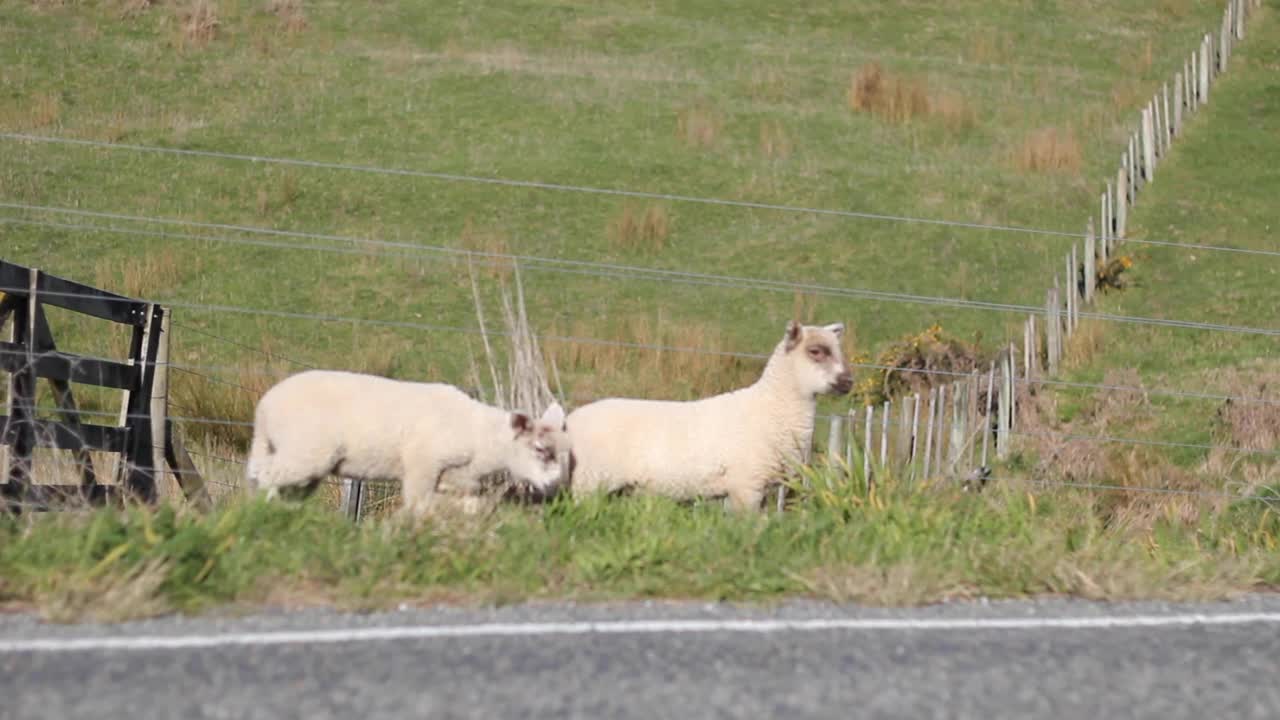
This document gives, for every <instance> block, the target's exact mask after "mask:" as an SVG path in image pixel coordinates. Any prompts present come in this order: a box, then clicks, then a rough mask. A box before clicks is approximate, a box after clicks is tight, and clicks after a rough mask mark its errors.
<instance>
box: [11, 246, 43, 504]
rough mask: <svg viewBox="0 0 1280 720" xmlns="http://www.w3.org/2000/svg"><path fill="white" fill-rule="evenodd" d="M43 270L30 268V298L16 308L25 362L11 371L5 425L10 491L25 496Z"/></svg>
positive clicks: (17, 340)
mask: <svg viewBox="0 0 1280 720" xmlns="http://www.w3.org/2000/svg"><path fill="white" fill-rule="evenodd" d="M39 281H40V271H39V270H36V269H35V268H31V269H30V270H28V271H27V301H26V302H25V303H16V304H15V305H14V307H13V330H12V331H11V335H10V337H12V338H13V343H14V345H15V346H16V349H15V351H16V352H21V353H22V365H21V367H18V368H16V369H14V370H12V371H11V372H10V374H9V420H8V427H6V428H5V430H6V433H7V435H8V437H7V438H6V439H7V441H8V444H9V453H8V456H9V457H8V460H9V464H8V467H6V468H5V471H6V477H7V479H8V483H9V484H8V487H7V488H6V490H7V491H8V492H9V493H10V494H11V495H13V496H15V497H19V498H21V497H22V496H23V495H24V494H25V493H26V491H27V488H28V487H30V486H31V484H32V482H33V480H34V474H33V473H34V454H35V448H36V432H35V429H36V428H35V420H36V358H35V341H36V327H35V323H36V316H37V314H38V313H39V311H40V300H39V297H38V296H37V292H36V291H37V287H38V285H39Z"/></svg>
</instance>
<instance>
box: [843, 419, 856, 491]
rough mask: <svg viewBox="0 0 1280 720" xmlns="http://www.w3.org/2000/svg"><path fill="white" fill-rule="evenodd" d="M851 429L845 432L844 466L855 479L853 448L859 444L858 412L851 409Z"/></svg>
mask: <svg viewBox="0 0 1280 720" xmlns="http://www.w3.org/2000/svg"><path fill="white" fill-rule="evenodd" d="M848 425H849V428H848V430H846V431H845V444H844V464H845V467H846V468H848V472H849V477H850V479H852V478H853V446H854V445H857V444H858V442H857V441H858V411H857V410H854V409H852V408H850V409H849V423H848Z"/></svg>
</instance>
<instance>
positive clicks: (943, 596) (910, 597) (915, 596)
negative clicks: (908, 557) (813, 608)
mask: <svg viewBox="0 0 1280 720" xmlns="http://www.w3.org/2000/svg"><path fill="white" fill-rule="evenodd" d="M794 579H795V580H797V581H798V582H800V584H801V585H803V586H804V587H805V589H806V590H808V591H809V592H810V593H812V594H813V595H815V596H817V597H820V598H825V599H827V600H832V601H835V602H842V603H848V602H854V603H868V604H871V605H880V606H912V605H921V604H924V603H928V602H947V601H954V600H965V599H968V598H972V597H975V596H977V595H978V594H979V590H978V588H976V587H973V586H972V585H971V584H969V583H966V582H964V581H963V580H962V579H961V578H960V577H959V573H956V572H954V571H952V572H939V571H938V567H937V566H936V565H935V564H934V563H931V562H927V561H923V560H920V561H914V562H912V561H906V562H902V563H899V564H895V565H890V566H888V567H876V566H874V565H872V566H865V565H851V566H844V565H841V566H835V567H821V568H818V569H816V570H812V571H810V572H808V573H805V574H804V575H799V576H794Z"/></svg>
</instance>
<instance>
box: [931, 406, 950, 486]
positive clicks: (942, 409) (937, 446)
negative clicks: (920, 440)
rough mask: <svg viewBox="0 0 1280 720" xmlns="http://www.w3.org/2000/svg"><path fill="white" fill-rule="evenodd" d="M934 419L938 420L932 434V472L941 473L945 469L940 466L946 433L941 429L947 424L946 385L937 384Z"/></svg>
mask: <svg viewBox="0 0 1280 720" xmlns="http://www.w3.org/2000/svg"><path fill="white" fill-rule="evenodd" d="M952 394H953V395H954V394H955V393H952ZM936 419H937V421H938V430H937V432H935V433H934V436H933V437H934V443H933V451H934V453H935V455H934V458H933V472H934V474H935V475H941V474H942V473H944V472H945V470H944V469H943V467H942V449H943V447H944V445H945V438H946V435H944V434H943V430H944V429H945V428H946V424H947V386H946V385H939V386H938V414H937V418H936Z"/></svg>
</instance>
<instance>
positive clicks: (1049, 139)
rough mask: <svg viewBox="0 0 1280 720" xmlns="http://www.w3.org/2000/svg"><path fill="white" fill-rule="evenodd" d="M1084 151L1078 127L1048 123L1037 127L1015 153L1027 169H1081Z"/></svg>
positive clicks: (1055, 170)
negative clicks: (1047, 125) (1048, 124)
mask: <svg viewBox="0 0 1280 720" xmlns="http://www.w3.org/2000/svg"><path fill="white" fill-rule="evenodd" d="M1082 156H1083V152H1082V150H1081V147H1080V140H1079V139H1077V138H1076V133H1075V130H1073V129H1071V128H1066V129H1062V128H1057V127H1047V128H1040V129H1039V130H1035V131H1033V132H1032V133H1031V134H1029V135H1027V137H1026V138H1024V139H1023V141H1022V144H1021V145H1020V146H1019V147H1018V149H1017V151H1016V152H1015V153H1014V165H1015V166H1016V167H1017V168H1018V169H1019V170H1023V171H1025V172H1042V173H1043V172H1054V173H1073V174H1074V173H1078V172H1079V171H1080V165H1081V163H1082V159H1083V158H1082Z"/></svg>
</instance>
